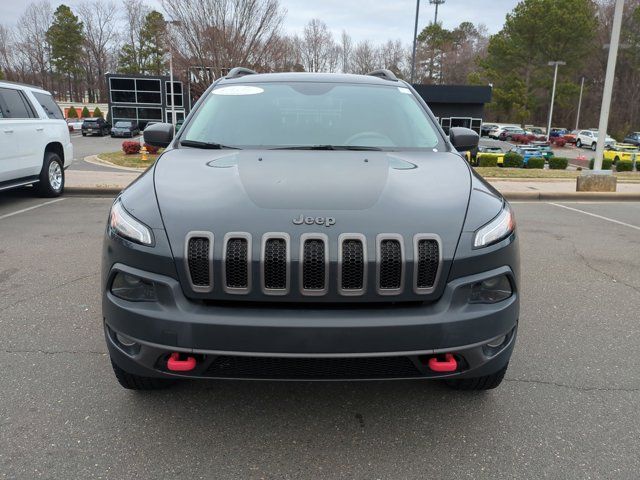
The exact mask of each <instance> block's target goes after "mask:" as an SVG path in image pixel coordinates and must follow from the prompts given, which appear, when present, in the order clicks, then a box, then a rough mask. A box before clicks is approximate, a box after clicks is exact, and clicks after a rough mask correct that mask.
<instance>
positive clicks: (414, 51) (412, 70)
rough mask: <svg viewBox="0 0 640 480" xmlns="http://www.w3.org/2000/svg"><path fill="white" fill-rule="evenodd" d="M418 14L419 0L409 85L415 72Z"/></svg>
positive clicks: (417, 8)
mask: <svg viewBox="0 0 640 480" xmlns="http://www.w3.org/2000/svg"><path fill="white" fill-rule="evenodd" d="M419 13H420V0H416V23H415V25H414V27H413V53H412V54H411V83H413V77H414V75H415V72H416V44H417V42H418V14H419Z"/></svg>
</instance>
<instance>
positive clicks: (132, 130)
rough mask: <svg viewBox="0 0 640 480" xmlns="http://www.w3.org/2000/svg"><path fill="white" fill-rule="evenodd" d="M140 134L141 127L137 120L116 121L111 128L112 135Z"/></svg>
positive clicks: (133, 135) (130, 135)
mask: <svg viewBox="0 0 640 480" xmlns="http://www.w3.org/2000/svg"><path fill="white" fill-rule="evenodd" d="M136 135H140V127H138V124H137V123H136V122H122V121H120V122H116V124H115V125H114V126H113V128H112V129H111V136H112V137H135V136H136Z"/></svg>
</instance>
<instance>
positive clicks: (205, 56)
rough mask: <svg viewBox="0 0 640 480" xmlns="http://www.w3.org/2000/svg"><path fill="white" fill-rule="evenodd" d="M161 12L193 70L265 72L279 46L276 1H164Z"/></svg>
mask: <svg viewBox="0 0 640 480" xmlns="http://www.w3.org/2000/svg"><path fill="white" fill-rule="evenodd" d="M162 7H163V8H164V10H165V11H166V12H167V15H168V16H169V18H171V19H172V20H173V21H174V22H175V27H176V28H175V35H173V36H172V40H173V47H174V48H175V49H176V50H177V52H178V53H179V54H180V55H181V56H182V57H183V61H184V62H186V63H188V64H189V65H198V66H208V67H214V68H215V69H216V70H218V71H221V70H222V69H225V68H230V67H234V66H238V65H244V66H252V67H258V68H264V66H265V65H268V64H269V63H270V61H271V59H272V58H271V54H272V53H273V50H274V48H276V47H278V46H279V44H278V41H279V39H280V29H281V26H282V21H283V19H284V14H285V11H284V10H283V9H282V8H281V7H280V4H279V2H278V0H162Z"/></svg>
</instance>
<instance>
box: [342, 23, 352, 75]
mask: <svg viewBox="0 0 640 480" xmlns="http://www.w3.org/2000/svg"><path fill="white" fill-rule="evenodd" d="M351 55H353V41H352V40H351V36H350V35H349V34H348V33H347V32H346V31H345V30H343V31H342V35H340V56H341V58H340V60H341V65H340V68H341V69H342V73H350V72H351Z"/></svg>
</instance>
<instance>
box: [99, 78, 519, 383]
mask: <svg viewBox="0 0 640 480" xmlns="http://www.w3.org/2000/svg"><path fill="white" fill-rule="evenodd" d="M144 137H145V142H146V143H148V144H151V145H156V146H161V147H167V149H166V150H165V151H164V153H163V154H162V155H161V156H160V158H159V159H158V160H157V162H156V163H155V165H154V166H153V167H152V168H150V169H149V170H147V171H146V172H145V173H144V174H143V175H142V176H141V177H140V178H139V179H138V180H137V181H136V182H135V183H133V184H132V185H131V186H129V187H128V188H127V189H126V190H124V191H123V192H122V193H121V194H120V195H119V196H118V198H117V199H116V200H115V202H114V204H113V206H112V208H111V212H110V215H109V221H108V225H107V229H106V236H105V241H104V251H103V262H102V268H103V277H102V278H103V282H102V298H103V307H102V311H103V317H104V329H105V334H106V341H107V344H108V348H109V352H110V355H111V360H112V365H113V369H114V371H115V374H116V377H117V378H118V380H119V382H120V383H121V385H122V386H124V387H125V388H131V389H150V388H158V387H163V386H166V385H169V384H171V383H172V382H175V381H176V380H179V379H184V378H202V379H223V378H225V379H269V380H362V379H442V380H445V381H446V382H447V383H448V384H449V385H450V386H452V387H454V388H459V389H467V390H484V389H489V388H494V387H496V386H498V385H499V384H500V382H501V381H502V378H503V377H504V374H505V371H506V369H507V365H508V362H509V358H510V356H511V353H512V351H513V347H514V344H515V338H516V329H517V325H518V314H519V291H518V275H519V266H518V264H519V255H518V242H517V235H516V230H515V220H514V216H513V212H512V211H511V208H510V207H509V204H508V203H507V202H506V201H505V200H504V199H503V198H502V197H501V196H500V194H499V193H498V192H497V191H495V190H494V189H493V188H492V187H491V186H489V185H488V184H487V183H486V182H484V181H483V180H482V179H481V178H480V177H479V176H478V175H476V174H475V173H474V171H473V170H472V169H471V168H470V167H469V165H468V164H467V162H466V161H465V160H464V159H463V158H462V156H461V155H460V154H459V153H458V150H460V151H462V150H468V149H472V148H475V147H476V146H477V143H478V136H477V134H476V133H474V132H472V131H471V130H467V129H463V128H452V129H451V131H450V133H449V136H448V137H447V136H445V134H444V132H443V131H442V130H441V129H440V127H439V126H438V123H437V122H436V120H435V118H434V117H433V114H432V113H431V112H430V110H429V108H428V107H427V105H426V104H425V103H424V102H423V100H422V99H421V98H420V96H419V95H418V94H417V93H416V92H415V91H414V90H413V89H412V88H411V86H410V85H409V84H407V83H406V82H403V81H400V80H398V79H397V78H396V77H395V76H394V75H393V73H391V72H389V71H387V70H379V71H375V72H372V73H371V74H369V75H334V74H310V73H278V74H256V73H254V72H252V71H250V70H247V69H242V68H236V69H233V70H232V71H231V72H230V73H229V75H228V76H227V77H225V78H222V79H219V80H217V81H216V82H215V83H214V84H213V85H211V87H210V88H209V89H208V90H207V91H206V92H205V94H204V95H202V97H201V99H200V100H199V101H198V103H197V104H196V105H195V107H194V109H193V111H192V112H191V114H190V115H189V117H188V118H187V120H186V121H185V124H184V126H183V127H182V128H181V130H180V132H179V133H178V134H177V135H175V134H174V131H173V127H172V126H171V125H169V124H156V125H153V126H150V127H149V128H147V129H146V130H145V132H144Z"/></svg>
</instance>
